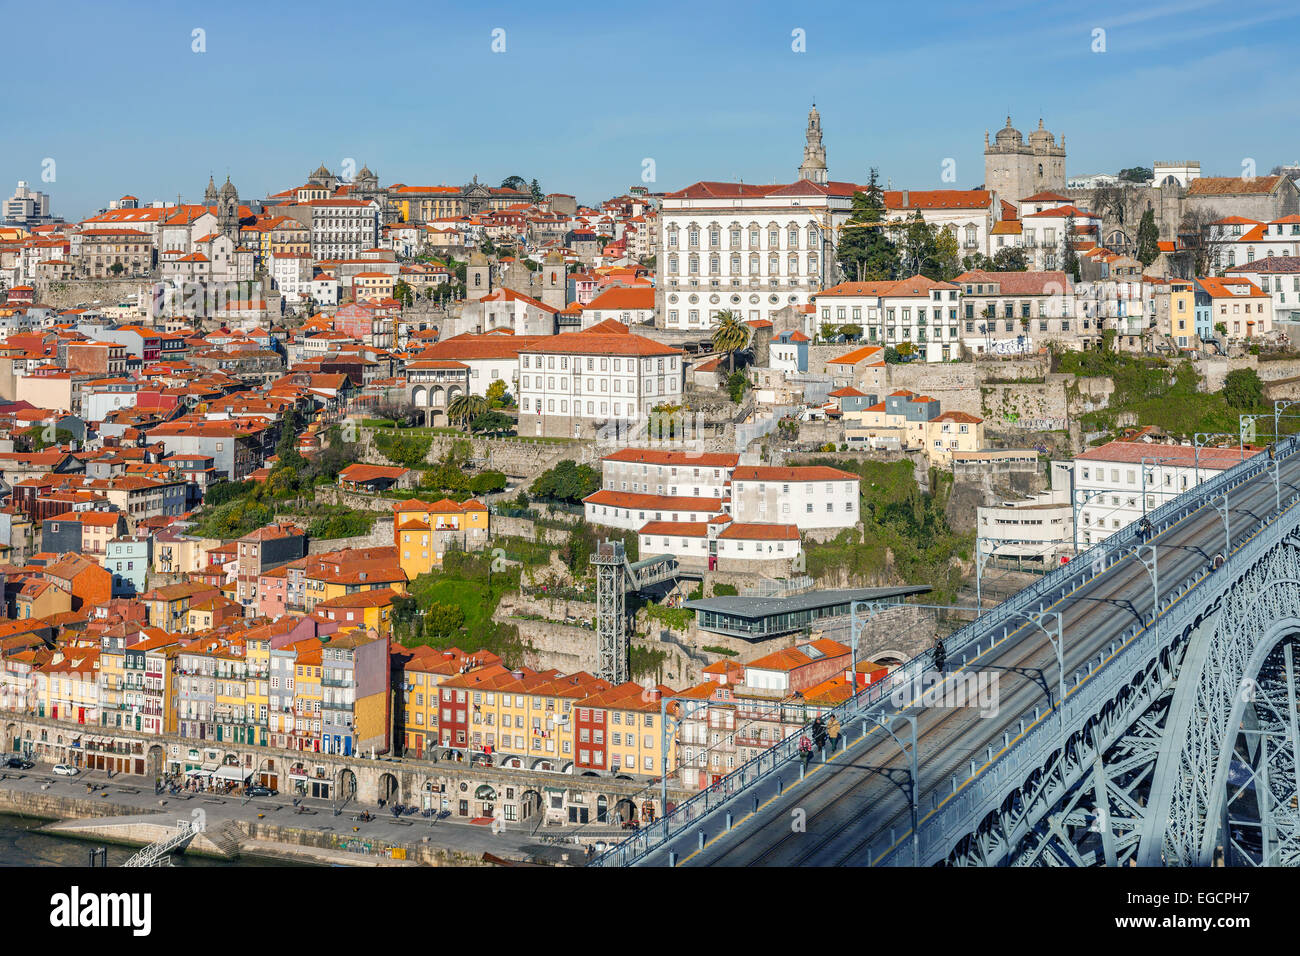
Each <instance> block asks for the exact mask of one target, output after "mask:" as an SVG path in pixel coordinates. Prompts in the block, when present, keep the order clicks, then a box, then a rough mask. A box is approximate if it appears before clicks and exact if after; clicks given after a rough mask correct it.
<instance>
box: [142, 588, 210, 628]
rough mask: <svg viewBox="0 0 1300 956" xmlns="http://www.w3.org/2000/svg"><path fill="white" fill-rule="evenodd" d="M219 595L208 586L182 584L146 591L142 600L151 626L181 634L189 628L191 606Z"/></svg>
mask: <svg viewBox="0 0 1300 956" xmlns="http://www.w3.org/2000/svg"><path fill="white" fill-rule="evenodd" d="M219 593H220V592H219V591H218V590H217V589H216V588H214V587H211V586H210V585H207V584H191V583H189V582H182V583H180V584H167V585H164V586H163V587H159V588H153V589H151V590H149V591H146V592H145V593H144V594H142V595H140V600H141V601H143V602H144V606H145V613H146V614H147V615H148V617H149V624H150V625H151V626H153V627H160V628H162V629H163V630H164V631H170V632H171V633H173V634H179V633H182V632H183V631H185V629H186V627H187V626H188V622H187V619H188V612H189V609H190V605H191V604H193V603H197V602H200V601H202V600H204V599H205V598H210V597H212V596H213V595H215V594H219Z"/></svg>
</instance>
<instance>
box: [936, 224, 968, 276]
mask: <svg viewBox="0 0 1300 956" xmlns="http://www.w3.org/2000/svg"><path fill="white" fill-rule="evenodd" d="M960 260H961V250H960V249H959V248H958V246H957V230H955V229H953V228H952V227H951V226H945V227H944V228H942V229H936V230H935V233H934V261H935V269H936V274H935V275H934V276H932V278H934V279H938V280H941V281H943V282H948V281H950V280H951V279H953V278H955V277H956V276H959V275H961V271H962V269H961V261H960Z"/></svg>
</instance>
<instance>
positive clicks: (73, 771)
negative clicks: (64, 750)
mask: <svg viewBox="0 0 1300 956" xmlns="http://www.w3.org/2000/svg"><path fill="white" fill-rule="evenodd" d="M54 772H55V773H57V774H58V775H59V776H61V777H75V776H76V775H77V774H79V773H81V771H80V770H78V769H77V768H76V767H74V766H72V764H70V763H56V764H55V765H54Z"/></svg>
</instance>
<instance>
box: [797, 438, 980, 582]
mask: <svg viewBox="0 0 1300 956" xmlns="http://www.w3.org/2000/svg"><path fill="white" fill-rule="evenodd" d="M796 464H808V465H828V466H830V467H832V468H839V469H841V470H843V471H849V472H853V473H854V474H856V475H858V476H859V477H860V478H861V479H862V485H861V487H862V498H861V502H860V506H861V515H862V524H863V530H862V531H861V532H859V531H858V530H857V529H854V528H846V529H845V530H844V531H842V532H841V533H840V534H839V535H838V536H837V537H836V538H835V539H834V540H833V541H829V542H827V543H825V544H816V543H805V545H804V548H805V551H806V555H807V566H808V573H809V574H810V575H812V576H813V577H814V578H821V577H824V576H826V575H827V574H829V573H832V572H833V571H834V570H835V569H837V568H844V569H846V570H847V571H848V573H849V574H851V575H853V576H854V577H856V578H859V579H865V580H881V579H882V577H881V576H882V575H883V574H884V571H885V561H886V553H887V552H892V553H893V556H894V576H895V578H896V579H897V581H898V583H906V584H928V585H929V586H930V587H931V588H933V589H934V592H933V593H932V594H931V595H930V597H929V598H928V600H934V601H935V602H937V603H940V604H944V603H952V602H953V601H954V600H955V598H956V596H957V591H958V589H959V588H960V586H961V575H960V573H959V571H958V569H957V568H956V567H954V566H953V565H952V562H951V559H952V558H953V556H954V555H956V556H959V557H961V558H963V559H968V558H969V557H970V554H971V547H972V544H973V542H974V535H973V534H958V533H957V532H955V531H953V530H952V529H951V528H950V527H949V526H948V522H947V519H946V518H945V517H944V508H945V507H946V506H947V503H948V496H949V495H950V494H951V492H952V475H951V474H950V473H945V472H942V471H939V470H937V469H931V470H930V485H931V487H932V488H933V489H935V490H934V493H933V494H925V493H923V492H922V491H921V489H920V487H919V486H918V485H917V483H916V479H915V477H914V476H913V473H912V463H911V462H910V461H896V462H879V461H861V462H844V461H835V460H831V459H825V458H813V459H811V460H809V461H801V462H797V463H796Z"/></svg>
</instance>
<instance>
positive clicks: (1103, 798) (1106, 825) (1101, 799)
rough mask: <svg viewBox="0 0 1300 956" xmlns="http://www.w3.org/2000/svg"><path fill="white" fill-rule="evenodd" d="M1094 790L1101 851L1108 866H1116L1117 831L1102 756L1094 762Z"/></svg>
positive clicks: (1098, 756)
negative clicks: (1111, 819)
mask: <svg viewBox="0 0 1300 956" xmlns="http://www.w3.org/2000/svg"><path fill="white" fill-rule="evenodd" d="M1092 790H1093V794H1094V796H1096V798H1097V827H1098V828H1099V829H1100V830H1101V849H1102V853H1103V854H1104V855H1105V857H1106V865H1107V866H1115V865H1117V864H1116V859H1115V831H1114V830H1113V829H1111V825H1110V796H1109V795H1108V793H1107V790H1106V768H1105V767H1104V766H1102V762H1101V755H1100V754H1098V755H1097V759H1096V760H1094V761H1093V762H1092Z"/></svg>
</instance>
